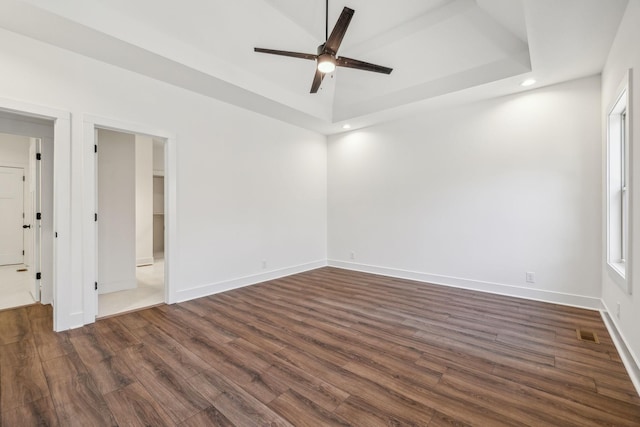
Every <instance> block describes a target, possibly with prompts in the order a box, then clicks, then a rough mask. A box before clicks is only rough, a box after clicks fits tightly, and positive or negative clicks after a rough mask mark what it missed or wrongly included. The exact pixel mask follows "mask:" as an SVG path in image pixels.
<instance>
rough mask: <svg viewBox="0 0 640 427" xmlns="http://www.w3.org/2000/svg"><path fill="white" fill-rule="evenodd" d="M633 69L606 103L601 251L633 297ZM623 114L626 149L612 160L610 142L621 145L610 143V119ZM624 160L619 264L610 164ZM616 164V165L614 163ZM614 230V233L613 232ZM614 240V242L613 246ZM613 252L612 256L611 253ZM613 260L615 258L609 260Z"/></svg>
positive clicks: (607, 266) (617, 280) (614, 130)
mask: <svg viewBox="0 0 640 427" xmlns="http://www.w3.org/2000/svg"><path fill="white" fill-rule="evenodd" d="M631 80H632V70H631V69H628V70H627V71H626V72H625V74H624V76H623V78H622V80H621V81H620V83H619V84H618V88H617V89H616V92H615V98H614V99H613V101H612V102H611V103H610V104H609V106H608V108H607V113H606V117H605V125H606V135H605V136H606V151H605V158H606V164H605V174H606V175H605V186H606V188H605V190H606V191H605V200H606V202H605V234H606V235H605V242H606V243H605V244H606V247H605V248H604V254H605V260H604V264H605V269H606V271H607V274H608V276H609V277H610V278H611V280H612V281H613V282H615V283H616V284H617V285H618V286H619V287H620V288H621V289H622V290H623V291H625V292H626V293H627V294H629V295H631V294H632V286H631V285H632V279H633V271H632V264H633V263H632V262H630V261H631V260H633V245H632V244H631V236H633V223H634V221H633V188H632V187H633V184H632V183H633V169H634V168H633V144H632V141H633V136H632V125H631V122H632V120H631V115H632V108H631V93H632V92H631V90H632V81H631ZM620 103H623V104H624V106H623V107H620V106H619V105H620ZM622 111H626V112H627V115H628V117H629V120H627V121H626V126H627V127H626V130H625V131H624V134H625V135H626V139H625V144H623V148H625V147H626V152H624V153H620V154H619V156H617V157H614V158H612V151H613V150H614V149H615V148H618V147H617V145H613V143H617V142H620V138H622V137H621V136H620V135H618V136H617V137H616V138H617V139H616V140H613V141H612V135H614V134H617V133H619V129H617V126H616V127H613V128H612V120H613V119H615V120H618V119H617V117H619V116H620V113H621V112H622ZM618 157H619V158H622V159H624V160H625V165H624V170H625V173H626V174H627V176H626V179H625V184H626V197H627V207H626V212H624V210H622V205H621V206H620V209H621V210H622V211H621V212H620V213H621V214H622V215H624V216H625V217H626V223H627V229H626V236H621V239H622V244H624V245H625V248H624V251H623V253H624V252H626V258H627V260H628V261H629V262H621V261H620V260H619V259H617V258H619V257H620V256H621V255H620V254H618V253H615V252H614V251H613V250H612V248H613V247H614V246H617V245H618V244H619V243H618V242H617V241H615V240H613V236H612V234H617V233H618V232H619V230H618V228H617V227H614V226H613V225H612V223H614V221H616V223H617V221H618V220H619V219H618V218H617V217H618V215H614V218H615V219H612V213H611V211H612V204H613V201H612V200H613V196H612V189H616V190H617V189H618V188H619V187H618V186H617V185H616V184H614V183H615V182H616V181H613V183H612V177H613V176H614V175H616V172H618V171H619V170H618V166H617V165H616V166H615V168H614V170H613V171H612V164H613V163H614V160H619V158H618ZM615 163H617V162H615ZM623 223H624V220H622V219H620V230H624V225H623ZM613 228H615V230H612V229H613ZM612 240H613V243H612ZM612 252H614V254H612ZM612 258H616V259H612Z"/></svg>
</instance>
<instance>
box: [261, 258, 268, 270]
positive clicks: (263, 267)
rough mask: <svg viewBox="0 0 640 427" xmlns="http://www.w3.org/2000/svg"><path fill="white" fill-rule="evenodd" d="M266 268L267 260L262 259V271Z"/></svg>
mask: <svg viewBox="0 0 640 427" xmlns="http://www.w3.org/2000/svg"><path fill="white" fill-rule="evenodd" d="M265 268H267V260H265V259H263V260H262V269H265Z"/></svg>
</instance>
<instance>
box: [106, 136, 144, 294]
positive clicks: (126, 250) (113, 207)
mask: <svg viewBox="0 0 640 427" xmlns="http://www.w3.org/2000/svg"><path fill="white" fill-rule="evenodd" d="M135 140H136V137H135V135H131V134H128V133H122V132H113V131H109V130H103V129H99V130H98V161H97V163H98V292H99V293H100V294H106V293H110V292H116V291H123V290H127V289H134V288H136V286H137V283H136V240H137V239H136V205H137V204H136V184H137V182H136V157H135V154H136V143H135Z"/></svg>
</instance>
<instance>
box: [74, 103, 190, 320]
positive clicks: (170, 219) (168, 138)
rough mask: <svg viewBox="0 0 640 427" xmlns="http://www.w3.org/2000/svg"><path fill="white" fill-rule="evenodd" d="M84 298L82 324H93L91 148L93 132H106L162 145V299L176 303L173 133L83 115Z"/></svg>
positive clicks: (94, 256)
mask: <svg viewBox="0 0 640 427" xmlns="http://www.w3.org/2000/svg"><path fill="white" fill-rule="evenodd" d="M82 123H83V153H84V156H83V160H84V174H83V175H84V177H85V179H84V180H83V190H82V193H83V196H84V197H83V213H84V220H83V221H82V224H83V233H82V235H83V240H84V241H83V245H82V246H83V248H84V251H83V253H84V255H83V266H84V268H83V282H84V284H85V286H83V290H84V292H83V294H84V295H83V296H84V324H89V323H93V322H95V320H96V316H97V315H98V298H97V291H96V290H95V283H96V282H97V277H98V274H97V261H98V258H97V257H98V253H97V252H98V251H97V247H98V233H97V226H96V222H95V214H96V212H95V211H96V205H97V184H98V182H97V173H96V172H97V167H96V162H97V158H96V156H95V151H94V150H95V149H94V145H95V144H96V129H107V130H113V131H116V132H123V133H129V134H138V135H148V136H151V137H153V138H156V139H162V140H164V141H165V143H164V167H165V182H164V192H165V199H164V208H165V219H164V221H165V222H164V223H165V254H164V260H165V266H164V280H165V286H164V292H165V296H164V300H165V303H167V304H173V303H174V302H176V300H177V298H176V292H175V289H174V288H175V286H174V285H175V283H176V280H175V278H176V277H177V262H176V261H177V259H178V257H177V248H178V243H177V226H176V225H177V215H176V213H177V197H176V195H177V185H176V165H177V161H176V137H175V134H173V133H171V132H167V131H165V130H162V129H158V128H155V127H153V126H148V125H143V124H137V123H130V122H126V121H122V120H117V119H111V118H106V117H99V116H94V115H89V114H85V115H84V116H83V121H82Z"/></svg>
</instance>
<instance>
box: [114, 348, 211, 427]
mask: <svg viewBox="0 0 640 427" xmlns="http://www.w3.org/2000/svg"><path fill="white" fill-rule="evenodd" d="M118 355H120V356H121V357H122V358H123V359H124V360H125V362H126V363H128V364H129V365H130V366H137V367H138V368H137V369H136V370H135V372H134V375H135V377H136V379H137V380H138V382H139V383H140V384H141V385H142V386H143V387H145V389H146V390H147V391H148V392H149V394H151V395H152V396H153V398H154V399H155V400H156V401H157V402H158V403H159V404H160V405H161V406H162V407H163V408H164V409H165V411H166V412H167V413H168V414H169V416H170V417H171V419H172V420H173V422H175V423H179V422H181V421H184V420H186V419H187V418H189V417H191V416H193V415H195V414H196V413H198V412H200V411H201V410H203V409H205V408H207V407H208V406H209V403H208V402H207V401H206V400H205V398H204V397H203V396H202V395H201V394H200V393H199V392H198V390H196V389H195V388H194V387H192V386H191V385H190V384H189V383H188V382H187V380H186V379H185V378H182V377H181V376H179V375H178V374H177V373H176V372H174V371H173V370H172V369H171V367H170V366H169V365H167V364H166V363H164V361H163V360H162V359H161V358H160V357H158V356H157V355H156V354H154V353H153V352H152V351H150V350H149V349H147V348H146V347H145V346H144V344H140V345H138V346H134V347H129V348H126V349H124V350H122V351H121V352H120V353H118Z"/></svg>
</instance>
